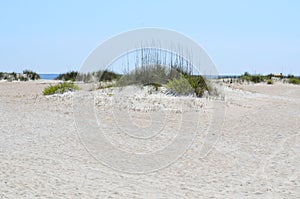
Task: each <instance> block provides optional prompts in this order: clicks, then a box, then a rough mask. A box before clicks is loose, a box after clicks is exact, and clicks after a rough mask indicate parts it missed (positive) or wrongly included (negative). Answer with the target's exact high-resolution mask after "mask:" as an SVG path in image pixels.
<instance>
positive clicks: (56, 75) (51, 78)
mask: <svg viewBox="0 0 300 199" xmlns="http://www.w3.org/2000/svg"><path fill="white" fill-rule="evenodd" d="M39 75H40V77H41V79H47V80H53V79H55V78H56V77H58V75H59V74H39Z"/></svg>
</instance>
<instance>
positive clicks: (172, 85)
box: [166, 74, 194, 95]
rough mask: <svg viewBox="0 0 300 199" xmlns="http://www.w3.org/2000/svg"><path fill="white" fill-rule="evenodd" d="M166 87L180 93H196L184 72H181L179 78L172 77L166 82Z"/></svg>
mask: <svg viewBox="0 0 300 199" xmlns="http://www.w3.org/2000/svg"><path fill="white" fill-rule="evenodd" d="M166 87H167V88H168V89H170V90H171V91H173V92H175V93H177V94H180V95H188V94H192V93H194V90H193V88H192V87H191V85H190V83H189V81H188V80H187V79H186V78H185V77H184V75H182V74H180V75H179V77H177V78H176V77H175V78H173V79H171V80H170V81H169V82H168V83H167V84H166Z"/></svg>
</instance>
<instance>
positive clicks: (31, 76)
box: [0, 70, 40, 82]
mask: <svg viewBox="0 0 300 199" xmlns="http://www.w3.org/2000/svg"><path fill="white" fill-rule="evenodd" d="M38 79H40V76H39V74H37V73H36V72H33V71H31V70H24V71H23V73H16V72H11V73H4V72H1V73H0V80H6V81H9V82H11V81H28V80H38Z"/></svg>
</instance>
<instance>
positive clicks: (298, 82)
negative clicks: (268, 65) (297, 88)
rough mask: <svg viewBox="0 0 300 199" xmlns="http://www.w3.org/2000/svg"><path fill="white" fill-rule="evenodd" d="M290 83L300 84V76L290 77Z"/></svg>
mask: <svg viewBox="0 0 300 199" xmlns="http://www.w3.org/2000/svg"><path fill="white" fill-rule="evenodd" d="M289 83H290V84H300V78H295V77H292V78H290V79H289Z"/></svg>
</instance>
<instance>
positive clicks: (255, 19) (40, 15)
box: [0, 0, 300, 75]
mask: <svg viewBox="0 0 300 199" xmlns="http://www.w3.org/2000/svg"><path fill="white" fill-rule="evenodd" d="M299 24H300V1H298V0H282V1H278V0H270V1H269V0H249V1H247V0H245V1H240V0H236V1H234V0H219V1H216V0H205V1H200V0H198V1H197V0H195V1H189V0H181V1H175V0H151V1H150V0H147V1H146V0H127V1H126V0H124V1H122V0H119V1H117V0H108V1H100V0H98V1H96V0H95V1H76V0H70V1H66V0H65V1H64V0H51V1H40V0H36V1H33V0H27V1H23V0H9V1H1V3H0V71H17V72H21V71H22V70H23V69H32V70H34V71H37V72H39V73H60V72H67V71H70V70H79V68H80V66H81V64H82V63H83V61H84V60H85V58H86V57H87V56H88V55H89V53H90V52H91V51H92V50H93V49H94V48H96V47H97V46H98V45H99V44H101V42H103V41H105V40H106V39H107V38H110V37H111V36H113V35H116V34H118V33H121V32H124V31H128V30H132V29H136V28H143V27H158V28H167V29H172V30H175V31H178V32H180V33H183V34H184V35H187V36H189V37H191V38H192V39H193V40H195V41H196V42H197V43H199V44H200V45H201V46H202V47H203V48H204V49H206V51H207V53H208V54H209V56H210V57H211V58H212V59H213V60H214V62H215V64H216V66H217V68H218V71H219V72H220V73H221V74H241V73H243V72H245V71H248V72H250V73H270V72H274V73H280V72H283V73H284V74H288V73H293V74H298V75H300V25H299Z"/></svg>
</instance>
